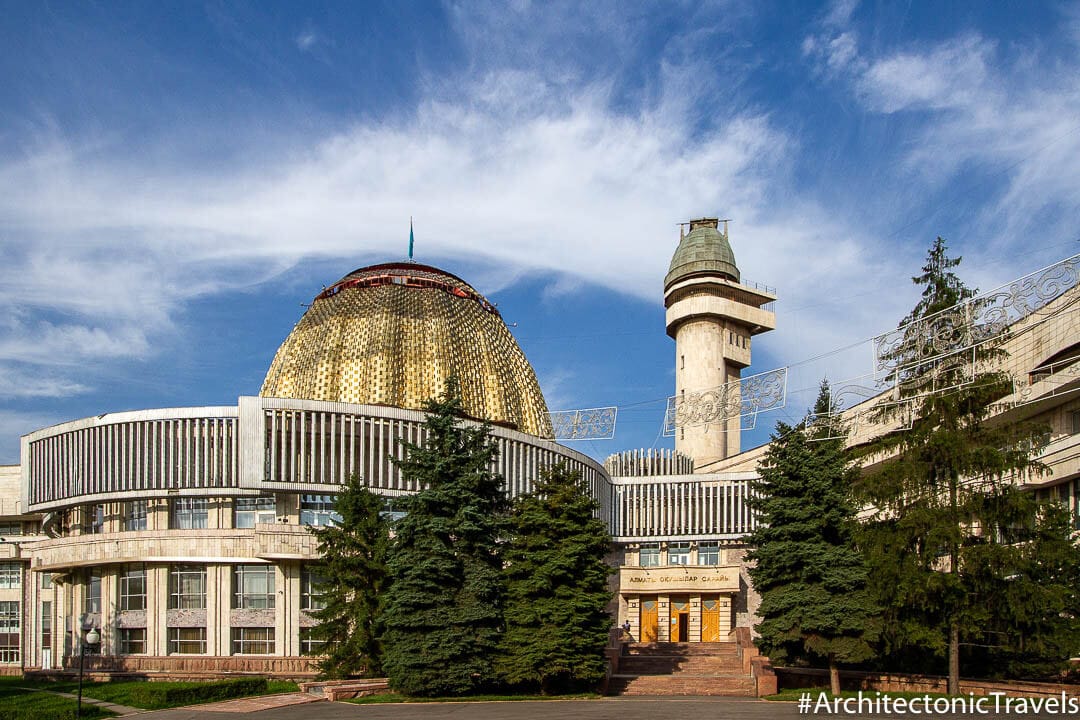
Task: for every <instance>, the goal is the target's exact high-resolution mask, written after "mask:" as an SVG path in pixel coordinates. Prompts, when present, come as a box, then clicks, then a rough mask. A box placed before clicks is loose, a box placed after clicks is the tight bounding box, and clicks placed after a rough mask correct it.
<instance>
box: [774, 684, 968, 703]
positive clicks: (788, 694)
mask: <svg viewBox="0 0 1080 720" xmlns="http://www.w3.org/2000/svg"><path fill="white" fill-rule="evenodd" d="M803 693H810V697H811V698H813V700H814V702H817V699H818V697H819V696H820V695H821V693H825V695H827V696H828V697H830V698H837V697H840V698H857V697H859V691H858V690H844V691H842V692H841V693H840V694H839V695H833V694H832V693H831V692H829V690H828V689H827V688H820V687H815V688H785V689H783V690H781V691H780V692H779V693H777V694H776V695H766V696H764V697H762V698H761V699H762V700H776V701H779V702H798V701H799V698H801V697H802V695H803ZM862 694H863V697H864V698H875V697H878V695H877V690H863V691H862ZM886 696H888V697H891V698H905V699H907V700H910V699H911V698H921V697H924V696H929V697H932V698H939V697H949V696H948V695H946V694H945V693H931V692H910V691H909V692H883V693H881V697H886ZM962 697H967V696H966V695H964V696H962Z"/></svg>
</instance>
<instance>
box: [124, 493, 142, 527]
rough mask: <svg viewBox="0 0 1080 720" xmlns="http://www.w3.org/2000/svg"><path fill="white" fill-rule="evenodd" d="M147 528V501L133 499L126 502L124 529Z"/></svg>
mask: <svg viewBox="0 0 1080 720" xmlns="http://www.w3.org/2000/svg"><path fill="white" fill-rule="evenodd" d="M145 529H146V501H145V500H132V501H130V502H126V503H124V530H127V531H138V530H145Z"/></svg>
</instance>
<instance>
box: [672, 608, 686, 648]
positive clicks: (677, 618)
mask: <svg viewBox="0 0 1080 720" xmlns="http://www.w3.org/2000/svg"><path fill="white" fill-rule="evenodd" d="M689 641H690V603H689V602H688V601H686V600H672V601H671V642H689Z"/></svg>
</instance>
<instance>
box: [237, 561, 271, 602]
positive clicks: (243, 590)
mask: <svg viewBox="0 0 1080 720" xmlns="http://www.w3.org/2000/svg"><path fill="white" fill-rule="evenodd" d="M233 607H234V608H237V609H241V608H243V609H250V610H272V609H273V608H274V566H273V565H237V566H236V567H234V568H233Z"/></svg>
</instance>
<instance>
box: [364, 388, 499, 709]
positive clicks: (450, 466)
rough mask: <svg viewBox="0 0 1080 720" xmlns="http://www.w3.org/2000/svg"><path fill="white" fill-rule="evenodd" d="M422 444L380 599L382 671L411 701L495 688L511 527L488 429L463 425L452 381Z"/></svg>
mask: <svg viewBox="0 0 1080 720" xmlns="http://www.w3.org/2000/svg"><path fill="white" fill-rule="evenodd" d="M426 411H427V413H428V418H427V421H426V423H425V428H426V438H425V440H424V442H423V443H422V444H421V445H414V444H411V443H406V450H407V457H406V459H405V460H402V461H400V462H398V466H399V467H400V469H401V474H402V478H403V479H404V481H405V482H406V483H407V484H410V485H412V486H414V487H418V488H421V489H420V490H419V492H417V493H416V494H415V495H411V496H408V497H406V498H403V499H402V502H401V509H402V510H404V511H405V516H404V517H402V518H401V519H400V520H398V521H397V522H396V523H395V524H394V533H395V537H394V539H393V542H392V543H391V546H390V553H389V561H388V567H389V570H390V575H391V576H392V577H393V578H394V582H393V584H392V585H391V586H390V589H389V591H388V592H387V593H385V595H384V605H383V623H384V626H385V628H386V631H385V633H384V635H383V645H384V655H383V657H384V667H385V668H386V673H387V677H388V678H389V679H390V684H391V686H392V687H393V688H394V689H396V690H398V691H400V692H403V693H407V694H410V695H460V694H465V693H468V692H471V691H474V690H476V689H478V688H480V687H481V686H483V685H484V684H486V683H490V682H491V681H492V662H493V660H494V658H495V655H496V651H497V649H498V643H499V633H500V628H501V625H502V602H503V593H502V560H501V558H500V553H499V546H498V539H499V535H500V528H501V524H502V523H503V522H505V515H506V510H507V501H506V496H505V494H504V492H503V490H502V481H501V478H500V477H499V476H497V475H496V474H494V473H493V472H492V470H491V467H492V464H493V461H494V458H495V453H496V448H495V445H494V443H493V442H492V441H491V439H490V437H489V435H488V433H489V431H490V427H489V426H488V425H486V424H482V425H466V424H463V423H462V422H461V421H460V420H459V417H460V416H461V414H462V410H461V396H460V391H459V388H458V383H457V381H456V379H454V378H451V379H450V381H448V382H447V385H446V391H445V393H444V395H443V397H442V398H440V399H439V400H432V401H429V402H428V404H427V407H426Z"/></svg>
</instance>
